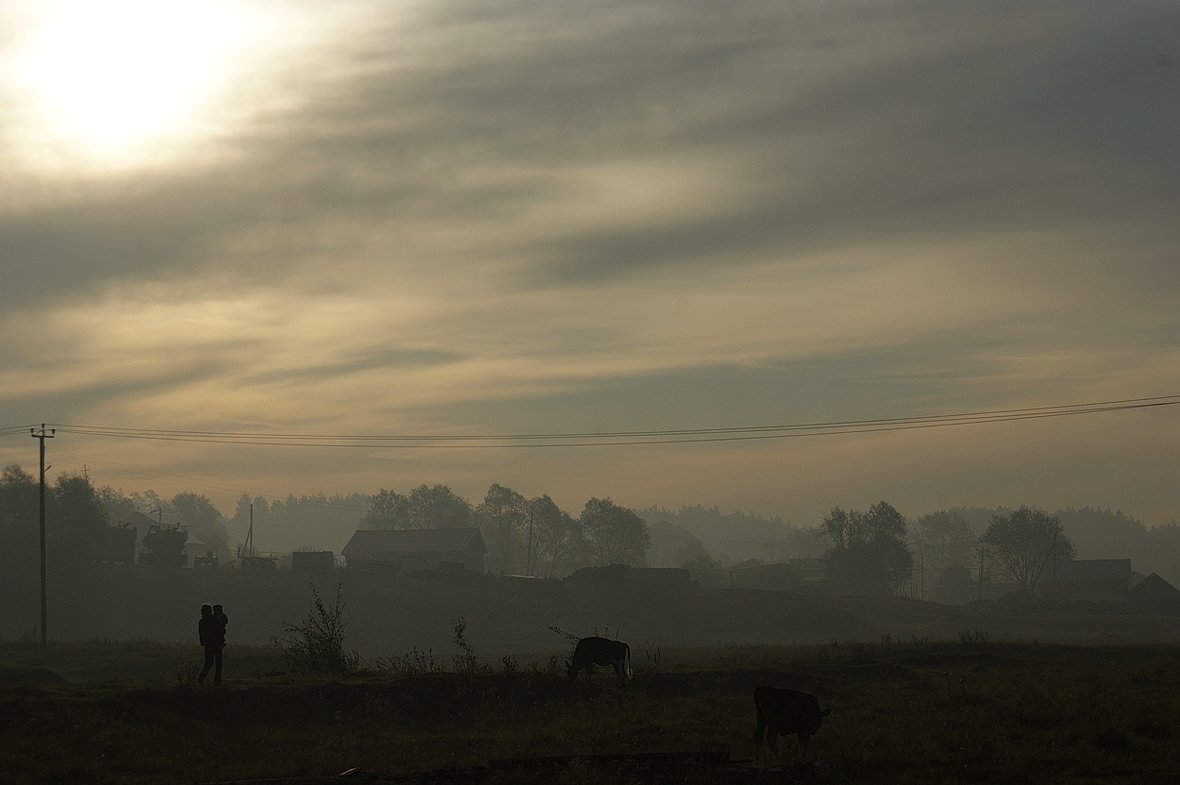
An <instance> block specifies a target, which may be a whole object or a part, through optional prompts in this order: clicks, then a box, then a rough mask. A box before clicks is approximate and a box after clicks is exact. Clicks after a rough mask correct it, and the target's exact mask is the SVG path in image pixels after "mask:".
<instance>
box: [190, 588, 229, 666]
mask: <svg viewBox="0 0 1180 785" xmlns="http://www.w3.org/2000/svg"><path fill="white" fill-rule="evenodd" d="M214 607H216V608H217V609H218V610H220V609H221V606H220V605H217V606H212V605H209V604H208V603H205V604H204V605H202V606H201V620H200V621H199V622H197V635H198V636H199V637H200V639H201V645H202V646H204V647H205V667H204V668H202V669H201V675H200V677H199V678H198V679H197V681H198V682H199V683H200V684H204V683H205V677H206V676H208V675H209V670H210V669H212V670H213V686H214V687H220V686H221V652H222V650H223V649H224V648H225V625H226V624H228V623H229V619H228V618H226V616H225V614H224V613H221V614H220V615H219V614H217V613H215V612H214Z"/></svg>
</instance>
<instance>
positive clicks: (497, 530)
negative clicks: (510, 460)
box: [474, 483, 529, 572]
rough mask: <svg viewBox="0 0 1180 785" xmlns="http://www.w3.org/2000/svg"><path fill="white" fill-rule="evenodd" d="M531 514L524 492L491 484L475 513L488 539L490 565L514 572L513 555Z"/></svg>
mask: <svg viewBox="0 0 1180 785" xmlns="http://www.w3.org/2000/svg"><path fill="white" fill-rule="evenodd" d="M528 515H529V503H528V501H527V500H526V499H525V498H524V496H522V495H521V494H519V493H517V492H516V491H514V490H512V489H511V488H505V487H504V486H503V485H498V484H496V483H492V485H491V487H490V488H488V492H487V494H486V495H485V496H484V499H483V501H482V502H480V504H479V506H478V507H476V508H475V512H474V517H475V522H476V525H477V526H478V527H479V528H480V531H482V532H483V535H484V538H485V539H486V540H487V543H488V562H489V564H488V566H489V567H490V568H491V569H493V570H495V569H499V570H500V571H501V572H512V571H514V570H515V569H516V568H517V565H516V564H515V563H514V562H513V556H514V555H515V553H516V550H517V547H516V546H517V545H519V544H520V543H521V535H522V533H523V531H524V528H525V525H526V524H527V522H528ZM520 566H524V565H520Z"/></svg>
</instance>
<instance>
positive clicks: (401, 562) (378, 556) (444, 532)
mask: <svg viewBox="0 0 1180 785" xmlns="http://www.w3.org/2000/svg"><path fill="white" fill-rule="evenodd" d="M487 552H488V549H487V546H486V545H485V544H484V541H483V536H482V535H481V534H480V533H479V529H476V528H473V527H472V528H465V529H358V530H357V531H356V532H354V533H353V535H352V537H351V538H350V539H349V541H348V544H347V545H345V546H344V550H343V551H342V552H341V553H342V555H343V556H344V563H345V565H346V566H347V567H348V568H350V569H357V568H380V569H385V570H391V571H393V572H395V573H397V574H400V575H408V574H410V573H414V572H421V571H423V570H438V569H448V568H451V569H463V570H469V571H471V572H477V573H480V574H482V573H483V571H484V557H485V556H486V555H487Z"/></svg>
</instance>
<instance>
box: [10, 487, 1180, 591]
mask: <svg viewBox="0 0 1180 785" xmlns="http://www.w3.org/2000/svg"><path fill="white" fill-rule="evenodd" d="M48 491H49V492H48V499H47V531H48V539H49V542H50V548H49V551H50V554H51V557H52V558H53V559H55V560H56V559H63V558H73V557H77V556H78V555H79V554H80V553H81V552H83V551H85V550H86V548H87V547H92V546H93V543H94V542H95V541H96V538H98V537H100V536H101V535H100V534H98V533H96V532H98V529H99V528H100V527H108V526H119V525H120V524H126V523H130V522H133V521H134V522H137V523H138V524H140V525H142V524H143V523H144V516H146V518H150V519H151V520H152V521H158V522H159V523H161V524H163V525H166V526H176V525H180V526H182V527H184V528H185V529H186V531H188V532H189V534H190V536H191V537H194V538H197V539H199V540H200V541H201V542H203V543H204V544H205V545H206V546H207V547H208V548H209V549H210V550H213V551H214V552H216V553H218V554H220V555H223V556H225V557H232V556H233V555H235V554H236V551H237V549H238V548H239V547H240V546H241V545H242V543H243V542H244V541H245V538H246V534H247V532H248V531H249V529H250V526H251V523H253V544H254V547H255V548H256V549H257V550H258V551H260V552H262V553H290V552H291V551H296V550H330V551H333V552H335V553H337V554H338V553H340V551H341V549H342V548H343V547H344V545H345V543H347V541H348V539H349V538H350V537H351V536H352V534H353V532H354V531H356V530H357V529H358V528H421V527H439V528H442V527H450V526H478V527H479V528H480V529H481V531H482V532H483V533H484V539H485V542H486V543H487V545H488V551H489V553H488V558H487V566H488V569H489V570H490V571H492V572H502V573H510V574H511V573H524V572H529V573H531V574H535V575H548V576H553V577H560V576H562V575H565V574H568V573H569V572H571V571H572V570H574V569H576V568H577V567H579V566H589V565H596V564H609V563H613V562H621V563H632V564H646V565H648V566H654V567H682V566H690V567H696V568H700V567H707V568H719V569H724V568H727V567H732V566H735V565H740V564H742V563H743V562H747V563H748V562H751V561H752V560H754V561H757V562H762V563H775V562H784V561H787V560H789V559H795V558H818V557H823V556H826V555H828V554H829V553H830V552H831V551H832V549H833V546H834V545H835V544H836V543H835V542H834V540H833V531H834V529H833V526H832V520H831V519H832V515H831V514H829V516H827V518H825V521H824V522H823V523H819V522H817V525H816V526H815V527H800V526H795V525H792V524H789V523H787V522H785V521H784V520H783V519H781V518H779V517H777V516H775V517H766V516H763V515H759V514H756V513H750V512H741V511H731V512H723V511H722V510H720V509H719V508H718V507H701V506H690V507H681V508H679V509H671V508H665V507H659V506H652V507H646V508H642V509H633V510H632V509H628V508H624V507H621V506H618V505H615V504H614V503H613V502H612V501H611V500H610V499H609V498H607V497H603V498H597V499H590V500H588V501H587V503H586V506H585V507H584V508H583V509H582V510H580V511H573V512H571V511H565V510H561V509H560V508H558V506H557V505H556V504H555V503H554V502H553V501H552V500H551V499H550V498H549V497H548V496H541V497H537V498H532V499H528V498H526V497H524V496H523V495H522V494H519V493H517V492H516V491H514V490H512V489H510V488H506V487H504V486H500V485H498V484H493V485H491V486H490V487H489V489H488V492H487V494H486V495H485V497H484V498H483V499H481V500H478V501H475V502H473V501H471V500H468V499H465V498H463V497H462V496H460V495H458V494H456V493H454V492H453V491H452V490H451V489H450V488H449V487H448V486H446V485H433V486H427V485H421V486H418V487H417V488H413V489H410V490H408V491H406V492H405V493H401V492H397V491H392V490H384V489H383V490H381V491H379V492H378V493H376V494H365V493H350V494H343V495H339V494H337V495H328V494H323V493H317V494H309V495H302V496H294V495H291V496H288V497H287V498H286V499H268V498H265V497H262V496H256V497H250V496H249V495H246V494H243V495H242V496H241V497H240V498H239V499H238V501H237V503H236V505H235V508H234V509H233V510H232V511H230V512H228V514H227V513H226V512H224V511H222V510H220V509H218V508H217V507H216V506H215V505H214V504H213V503H212V502H211V501H210V500H209V499H208V498H207V497H205V496H204V495H202V494H199V493H193V492H187V493H179V494H176V495H174V496H172V497H171V498H163V497H161V496H159V495H158V494H157V493H156V492H155V491H153V490H147V491H132V492H124V491H122V490H115V489H112V488H109V487H102V488H95V487H94V486H93V485H92V484H91V482H90V480H89V478H87V477H85V476H82V475H69V474H66V475H61V476H59V477H58V478H57V479H56V481H55V482H54V483H53V484H52V485H51V486H49V489H48ZM881 504H882V505H883V506H884V508H886V509H887V510H889V511H892V512H893V513H894V514H895V515H896V516H897V517H898V519H899V521H898V523H897V526H898V528H899V529H900V530H901V531H900V536H899V538H898V539H899V541H900V542H901V543H902V546H901V547H904V548H905V549H907V550H909V551H910V552H912V553H913V554H921V555H922V558H924V559H925V562H924V563H925V564H926V566H930V565H931V564H932V563H940V564H941V565H942V566H949V565H952V564H962V565H970V564H972V563H973V561H974V557H973V555H972V551H973V549H974V548H975V547H976V545H977V542H978V539H979V537H980V536H981V535H983V534H984V532H985V531H986V530H987V528H988V526H989V524H990V522H991V521H992V520H993V519H994V518H995V517H996V516H1006V515H1010V514H1011V513H1012V510H1011V509H1010V508H1005V507H994V508H984V507H949V508H947V509H944V510H938V511H934V512H928V513H922V514H919V515H915V516H905V515H902V514H901V513H899V512H897V511H895V510H893V508H892V507H890V506H889V505H888V504H885V503H884V502H882V503H881ZM875 507H876V506H875ZM836 512H839V513H840V514H842V515H843V514H845V513H844V512H843V511H840V510H839V508H835V509H834V510H833V513H836ZM850 512H851V513H852V515H854V516H855V515H858V514H859V513H857V512H856V511H850ZM37 515H38V512H37V482H36V480H35V478H34V477H33V476H32V475H31V474H29V473H28V472H26V471H24V470H23V469H22V468H21V467H20V466H9V467H8V468H6V469H5V470H4V472H3V475H2V476H0V538H2V542H4V543H5V547H4V548H3V549H2V550H0V553H2V554H5V555H6V556H7V557H8V558H6V559H3V561H6V562H9V561H12V562H17V561H19V562H20V563H22V564H25V565H27V564H28V563H29V561H28V559H27V558H26V557H25V556H22V555H21V554H26V555H27V554H29V553H32V552H34V551H35V550H36V548H37V541H36V531H37ZM1051 515H1052V517H1053V518H1055V519H1056V520H1057V521H1058V522H1059V523H1060V530H1061V531H1062V532H1063V533H1064V535H1065V537H1067V538H1068V541H1070V542H1071V543H1072V548H1073V553H1074V556H1075V557H1076V558H1079V559H1114V558H1122V559H1127V558H1129V559H1131V563H1132V568H1133V569H1134V570H1135V571H1136V572H1139V573H1141V574H1144V575H1146V574H1149V573H1151V572H1158V573H1159V574H1160V575H1162V576H1163V577H1164V578H1166V579H1168V580H1169V581H1172V582H1173V583H1176V582H1180V526H1177V525H1176V523H1175V522H1172V523H1169V524H1166V525H1163V526H1154V527H1148V526H1146V525H1144V524H1143V523H1142V522H1141V521H1139V520H1137V519H1135V518H1133V517H1131V516H1130V515H1127V514H1126V513H1124V512H1122V511H1121V510H1109V509H1101V508H1095V507H1080V508H1063V509H1059V510H1056V511H1055V512H1053V513H1051ZM141 534H142V533H141Z"/></svg>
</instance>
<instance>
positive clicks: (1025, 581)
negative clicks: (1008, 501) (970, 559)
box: [979, 507, 1074, 593]
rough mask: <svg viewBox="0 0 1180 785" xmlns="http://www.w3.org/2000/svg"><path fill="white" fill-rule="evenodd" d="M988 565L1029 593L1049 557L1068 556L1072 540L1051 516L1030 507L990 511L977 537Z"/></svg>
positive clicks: (1059, 557) (1066, 557) (1070, 551)
mask: <svg viewBox="0 0 1180 785" xmlns="http://www.w3.org/2000/svg"><path fill="white" fill-rule="evenodd" d="M979 543H980V545H982V546H983V548H984V552H985V558H986V560H987V564H988V566H989V567H990V569H991V570H992V571H993V572H995V573H997V574H999V575H1000V576H1002V577H1005V578H1007V579H1008V580H1010V581H1012V582H1013V583H1015V584H1016V586H1017V587H1018V589H1019V590H1020V591H1023V592H1028V593H1032V592H1033V591H1035V590H1036V587H1037V584H1038V583H1039V582H1040V580H1041V575H1042V573H1043V572H1044V570H1045V566H1046V565H1047V564H1048V563H1049V560H1050V559H1051V558H1058V559H1064V560H1068V559H1072V558H1073V555H1074V547H1073V543H1072V542H1070V540H1069V538H1068V537H1066V536H1065V533H1064V532H1063V531H1062V529H1061V522H1060V521H1059V520H1058V519H1057V518H1056V517H1054V516H1052V515H1049V514H1047V513H1044V512H1042V511H1040V510H1036V509H1032V508H1030V507H1021V508H1020V509H1018V510H1017V511H1016V512H1014V513H1012V514H1010V515H993V516H992V520H991V523H990V524H989V525H988V527H987V531H985V532H984V533H983V536H982V537H980V538H979Z"/></svg>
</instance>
